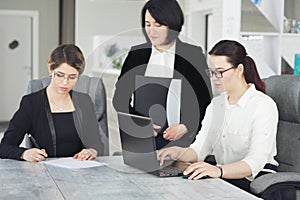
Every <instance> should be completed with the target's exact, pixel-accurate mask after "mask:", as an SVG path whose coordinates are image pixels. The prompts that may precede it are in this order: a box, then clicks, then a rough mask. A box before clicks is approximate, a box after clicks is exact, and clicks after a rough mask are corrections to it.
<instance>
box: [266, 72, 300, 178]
mask: <svg viewBox="0 0 300 200" xmlns="http://www.w3.org/2000/svg"><path fill="white" fill-rule="evenodd" d="M264 81H265V83H266V93H267V94H268V95H269V96H270V97H272V98H273V100H274V101H275V102H276V104H277V107H278V110H279V123H278V131H277V156H276V160H277V161H278V162H279V171H282V172H300V76H297V75H276V76H271V77H269V78H267V79H265V80H264Z"/></svg>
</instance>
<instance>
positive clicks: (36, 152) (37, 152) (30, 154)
mask: <svg viewBox="0 0 300 200" xmlns="http://www.w3.org/2000/svg"><path fill="white" fill-rule="evenodd" d="M29 140H30V141H31V143H32V144H33V146H34V147H36V148H32V149H27V150H26V151H24V152H23V154H22V156H21V159H23V160H26V161H31V162H40V161H43V160H45V158H47V157H48V155H47V153H46V150H45V149H40V146H39V145H38V144H37V142H36V140H35V139H34V137H33V136H32V135H29Z"/></svg>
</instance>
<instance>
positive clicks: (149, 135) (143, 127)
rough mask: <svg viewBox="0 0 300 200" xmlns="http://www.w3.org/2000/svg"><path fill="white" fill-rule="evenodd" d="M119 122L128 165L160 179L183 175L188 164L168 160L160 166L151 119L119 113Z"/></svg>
mask: <svg viewBox="0 0 300 200" xmlns="http://www.w3.org/2000/svg"><path fill="white" fill-rule="evenodd" d="M118 121H119V130H120V136H121V145H122V152H123V160H124V163H125V164H126V165H129V166H131V167H134V168H138V169H140V170H142V171H145V172H147V173H151V174H154V175H157V176H159V177H170V176H182V175H183V171H184V169H185V168H186V167H187V166H188V164H186V163H183V162H179V161H173V160H166V161H165V162H164V165H163V166H160V165H159V160H158V158H157V153H156V145H155V137H154V133H153V124H152V120H151V118H148V117H142V116H138V115H132V114H128V113H122V112H118Z"/></svg>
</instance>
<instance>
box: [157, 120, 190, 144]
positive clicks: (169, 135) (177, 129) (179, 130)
mask: <svg viewBox="0 0 300 200" xmlns="http://www.w3.org/2000/svg"><path fill="white" fill-rule="evenodd" d="M187 132H188V130H187V128H186V126H185V125H184V124H173V125H171V126H169V127H168V128H167V129H166V130H165V131H164V134H163V137H164V138H165V139H166V140H170V141H175V140H179V139H180V138H181V137H182V136H183V135H184V134H186V133H187Z"/></svg>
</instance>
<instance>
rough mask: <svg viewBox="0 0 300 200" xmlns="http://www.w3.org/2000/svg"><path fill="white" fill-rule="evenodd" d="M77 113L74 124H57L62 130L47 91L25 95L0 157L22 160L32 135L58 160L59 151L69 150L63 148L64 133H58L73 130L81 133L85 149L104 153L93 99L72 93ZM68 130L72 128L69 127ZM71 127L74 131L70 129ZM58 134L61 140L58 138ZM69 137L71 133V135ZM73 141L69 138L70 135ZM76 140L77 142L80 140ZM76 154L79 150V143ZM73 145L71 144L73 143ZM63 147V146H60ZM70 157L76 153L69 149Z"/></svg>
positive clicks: (10, 123)
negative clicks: (24, 145)
mask: <svg viewBox="0 0 300 200" xmlns="http://www.w3.org/2000/svg"><path fill="white" fill-rule="evenodd" d="M71 96H72V101H73V105H74V107H75V112H72V113H71V114H70V115H72V118H69V119H68V120H71V123H69V122H68V125H67V124H66V123H65V124H63V123H61V124H56V125H58V126H60V127H58V129H57V127H56V128H55V125H54V119H53V115H52V113H51V110H50V106H49V102H48V98H47V94H46V89H45V88H44V89H42V90H40V91H38V92H35V93H32V94H29V95H25V96H23V98H22V100H21V103H20V107H19V109H18V110H17V112H16V113H15V114H14V116H13V117H12V119H11V120H10V122H9V127H8V129H7V130H6V131H5V133H4V136H3V138H2V140H1V143H0V158H11V159H20V157H21V155H22V153H23V152H24V151H25V150H26V148H23V147H20V146H19V145H20V144H21V143H22V141H23V139H24V136H25V134H26V133H28V134H31V135H32V136H33V137H34V138H35V140H36V142H37V144H38V145H39V147H40V148H41V149H45V150H46V152H47V154H48V157H57V156H58V155H57V153H58V152H57V151H56V150H58V151H59V152H61V151H63V149H67V147H64V146H63V143H66V140H65V139H63V138H61V136H62V135H61V134H60V133H58V134H56V130H57V131H60V130H61V129H64V130H65V131H66V130H68V129H70V130H69V131H71V130H74V126H75V128H76V132H75V131H72V132H73V133H69V134H74V135H75V133H78V135H77V136H76V138H77V139H78V137H79V138H80V140H81V143H82V144H83V146H84V148H94V149H96V150H97V152H101V151H102V150H103V142H102V138H101V135H100V130H99V127H98V123H97V119H96V114H95V108H94V104H93V102H92V99H91V98H90V96H89V95H88V94H84V93H80V92H76V91H72V93H71ZM66 127H68V128H66ZM70 127H71V128H70ZM57 135H58V138H57ZM67 135H68V134H67ZM68 138H69V136H68ZM77 139H76V141H77ZM59 143H61V144H62V148H63V149H57V146H58V145H59V146H61V145H60V144H59ZM76 143H77V144H76V146H75V147H73V148H74V149H73V150H72V151H74V152H75V149H77V152H79V151H78V150H79V149H78V146H79V145H78V141H77V142H76ZM69 145H70V144H69ZM59 148H60V147H59ZM66 153H68V155H70V156H71V155H72V156H73V153H72V152H71V151H69V149H67V152H66Z"/></svg>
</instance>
